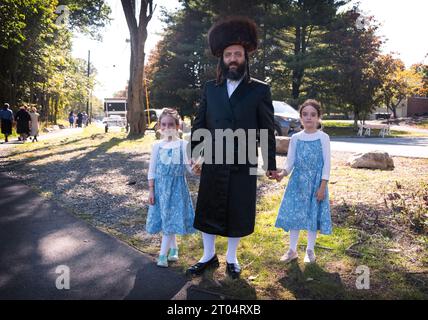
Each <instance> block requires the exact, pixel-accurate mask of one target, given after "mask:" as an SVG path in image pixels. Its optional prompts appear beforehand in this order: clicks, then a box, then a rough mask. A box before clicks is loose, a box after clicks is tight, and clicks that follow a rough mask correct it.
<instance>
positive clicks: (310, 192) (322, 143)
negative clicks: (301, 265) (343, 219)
mask: <svg viewBox="0 0 428 320" xmlns="http://www.w3.org/2000/svg"><path fill="white" fill-rule="evenodd" d="M299 113H300V120H301V122H302V124H303V128H304V130H302V131H300V132H299V133H297V134H294V135H293V136H292V137H291V141H290V145H289V149H288V154H287V162H286V165H285V169H284V170H282V171H281V172H280V173H279V174H278V177H277V180H278V181H281V179H282V178H283V177H284V176H287V175H288V174H290V173H291V177H290V180H289V182H288V185H287V189H286V191H285V194H284V197H283V199H282V202H281V206H280V208H279V212H278V217H277V220H276V223H275V226H276V227H278V228H282V229H284V230H285V231H290V248H289V250H288V251H287V253H285V254H284V255H283V256H282V258H281V261H284V262H286V263H288V262H290V261H293V260H295V259H297V258H298V254H297V242H298V239H299V232H300V230H307V232H308V244H307V248H306V254H305V258H304V262H305V263H312V262H315V259H316V258H315V253H314V247H315V241H316V237H317V231H318V230H319V231H320V233H321V234H331V232H332V225H331V216H330V203H329V197H328V187H327V184H328V180H329V179H330V138H329V136H328V135H327V134H326V133H324V132H322V131H320V130H318V127H319V124H320V118H321V106H320V103H319V102H318V101H316V100H307V101H305V102H304V103H303V104H302V105H301V106H300V109H299Z"/></svg>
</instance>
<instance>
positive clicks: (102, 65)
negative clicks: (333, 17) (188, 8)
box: [73, 0, 428, 99]
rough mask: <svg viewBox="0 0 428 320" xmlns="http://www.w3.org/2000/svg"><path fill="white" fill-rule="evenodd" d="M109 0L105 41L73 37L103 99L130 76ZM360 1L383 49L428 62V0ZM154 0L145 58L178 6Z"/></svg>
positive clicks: (118, 16) (118, 9)
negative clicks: (167, 14) (163, 17)
mask: <svg viewBox="0 0 428 320" xmlns="http://www.w3.org/2000/svg"><path fill="white" fill-rule="evenodd" d="M107 2H108V4H109V5H110V7H111V9H112V18H113V20H112V21H111V23H110V25H108V26H107V27H106V28H105V29H104V30H102V32H101V34H102V35H103V41H102V42H99V41H95V40H89V39H88V38H86V37H84V36H81V35H76V36H75V37H74V39H73V56H74V57H76V58H82V59H85V60H87V58H88V50H90V51H91V63H92V64H93V65H94V66H95V68H96V69H97V71H98V77H97V80H98V82H99V84H98V85H97V86H96V88H95V91H94V95H95V96H97V97H98V98H100V99H103V98H108V97H111V96H112V95H113V93H115V92H117V91H119V90H123V89H124V88H125V86H126V83H127V81H128V78H129V60H130V44H129V42H127V41H126V39H129V31H128V26H127V24H126V20H125V16H124V13H123V10H122V4H121V1H120V0H107ZM357 2H359V3H360V6H359V7H360V8H361V11H362V12H363V13H364V14H369V15H373V16H374V17H375V18H376V20H377V21H378V22H379V23H380V24H381V27H380V29H379V35H382V36H385V38H386V39H387V42H386V43H385V44H384V46H383V48H382V49H383V52H384V53H389V52H395V53H397V56H398V57H399V58H401V59H402V60H403V61H404V63H405V64H406V66H407V67H409V66H411V65H412V64H414V63H418V62H424V63H427V64H428V57H427V56H426V55H427V54H428V41H427V40H426V30H427V23H426V21H427V20H426V19H427V18H426V13H427V12H428V1H427V0H405V1H404V0H359V1H358V0H352V2H351V3H350V4H349V5H348V6H352V4H354V3H357ZM154 3H156V4H157V8H156V10H155V14H154V16H153V18H152V20H151V21H150V22H149V27H148V37H147V41H146V46H145V51H146V58H147V57H148V55H149V53H150V51H151V50H152V49H153V48H154V47H155V45H156V43H157V42H158V41H159V40H160V39H161V33H162V30H163V28H164V25H163V23H162V22H161V21H160V13H161V10H160V9H161V7H165V8H166V9H167V10H169V11H170V10H176V9H177V8H178V7H179V3H178V1H177V0H154ZM424 36H425V38H424Z"/></svg>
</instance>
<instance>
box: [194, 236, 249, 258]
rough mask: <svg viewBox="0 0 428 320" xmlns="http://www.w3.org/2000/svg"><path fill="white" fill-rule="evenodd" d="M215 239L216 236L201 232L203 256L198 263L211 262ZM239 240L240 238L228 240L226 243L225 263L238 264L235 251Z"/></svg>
mask: <svg viewBox="0 0 428 320" xmlns="http://www.w3.org/2000/svg"><path fill="white" fill-rule="evenodd" d="M215 239H216V236H215V235H214V234H208V233H205V232H202V241H203V243H204V255H203V256H202V258H201V260H199V262H202V263H204V262H207V261H209V260H211V258H212V257H214V255H215ZM239 240H241V238H228V241H227V253H226V261H227V262H228V263H236V264H237V263H238V258H237V257H236V250H237V248H238V245H239Z"/></svg>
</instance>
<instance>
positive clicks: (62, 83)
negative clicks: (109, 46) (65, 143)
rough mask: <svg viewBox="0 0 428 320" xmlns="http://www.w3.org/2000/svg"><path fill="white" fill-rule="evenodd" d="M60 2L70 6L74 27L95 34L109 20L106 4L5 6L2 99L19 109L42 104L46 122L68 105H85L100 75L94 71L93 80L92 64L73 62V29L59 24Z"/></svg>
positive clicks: (31, 1) (1, 16) (0, 32)
mask: <svg viewBox="0 0 428 320" xmlns="http://www.w3.org/2000/svg"><path fill="white" fill-rule="evenodd" d="M60 4H66V5H67V6H69V9H70V19H69V23H70V26H71V27H72V28H74V29H79V30H80V31H83V32H85V31H88V32H89V33H91V34H95V31H96V30H97V28H99V27H101V26H103V25H104V23H105V22H106V21H107V20H108V19H107V14H108V13H109V9H108V7H107V6H106V5H105V4H104V1H100V0H94V1H78V0H76V1H72V0H70V1H57V0H49V1H46V0H20V1H11V0H5V1H2V5H1V6H0V83H1V86H0V100H1V101H2V102H3V101H4V102H6V101H8V102H9V103H10V104H11V105H12V107H13V108H16V107H17V106H19V105H20V104H22V103H30V104H33V105H37V106H38V108H39V111H40V113H41V116H42V120H49V121H53V122H56V119H57V116H58V115H59V114H61V113H62V112H65V111H66V109H68V108H69V107H68V106H70V105H71V106H72V107H73V108H75V107H77V108H79V107H81V106H83V105H84V103H85V101H86V100H87V97H88V93H89V92H90V90H91V89H92V88H93V87H94V85H95V75H96V70H94V69H93V68H92V73H91V75H90V78H89V79H88V78H87V75H86V68H87V67H86V62H85V61H83V60H78V59H73V58H72V56H71V30H72V29H68V26H60V25H57V24H56V20H57V18H58V14H57V13H55V11H56V9H57V7H58V5H60ZM89 17H90V18H89ZM85 28H86V30H85Z"/></svg>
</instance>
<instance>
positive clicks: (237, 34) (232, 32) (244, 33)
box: [208, 16, 257, 57]
mask: <svg viewBox="0 0 428 320" xmlns="http://www.w3.org/2000/svg"><path fill="white" fill-rule="evenodd" d="M208 43H209V46H210V49H211V52H212V54H213V55H214V56H216V57H221V56H222V55H223V50H224V49H226V48H227V47H228V46H231V45H233V44H239V45H242V46H243V47H244V48H245V50H247V52H248V53H251V52H253V51H254V50H256V49H257V26H256V24H255V22H254V21H253V20H251V19H249V18H246V17H236V16H235V17H227V18H224V19H222V20H220V21H218V22H216V23H215V24H214V25H213V26H212V27H211V29H210V30H209V31H208Z"/></svg>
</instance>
